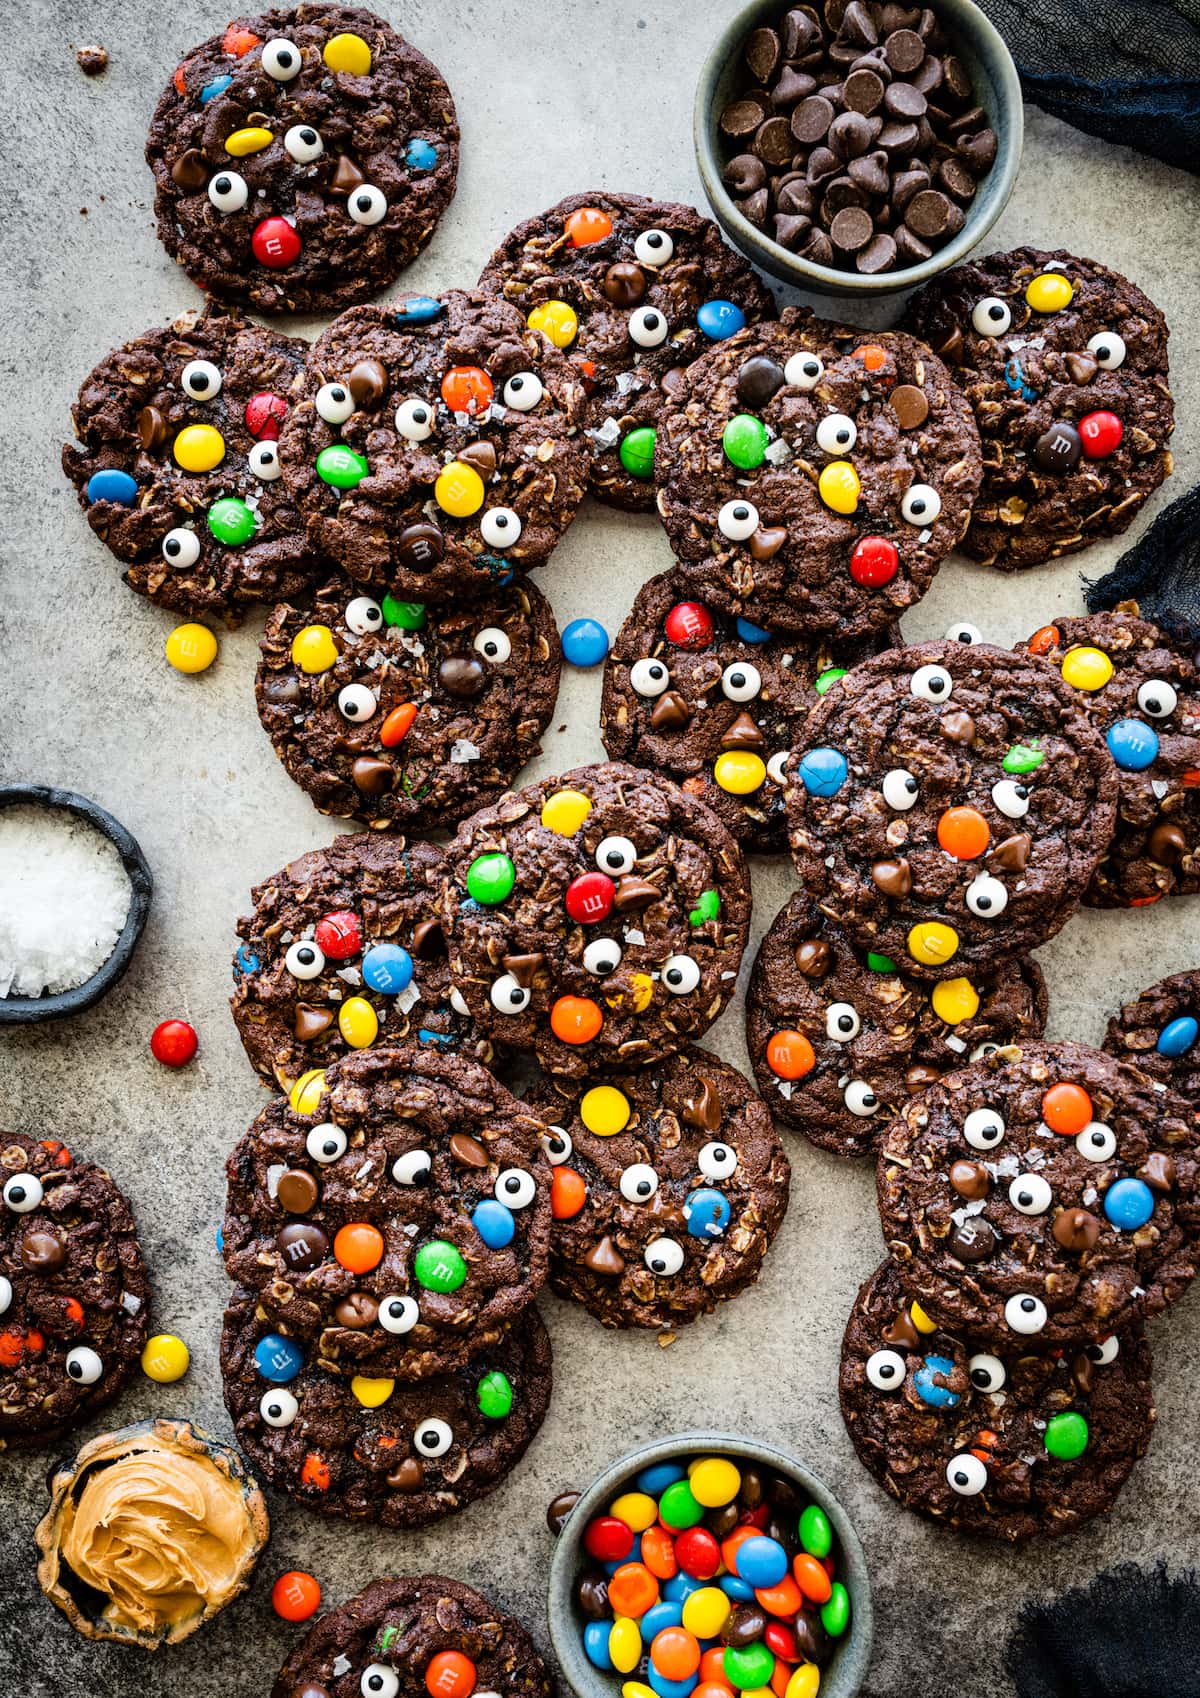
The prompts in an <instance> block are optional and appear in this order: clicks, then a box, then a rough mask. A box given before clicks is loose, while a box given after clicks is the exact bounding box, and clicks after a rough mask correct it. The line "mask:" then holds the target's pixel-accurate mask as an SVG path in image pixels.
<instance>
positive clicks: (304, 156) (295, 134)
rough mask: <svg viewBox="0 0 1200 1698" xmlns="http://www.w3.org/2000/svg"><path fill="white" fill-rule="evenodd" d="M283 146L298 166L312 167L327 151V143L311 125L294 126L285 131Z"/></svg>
mask: <svg viewBox="0 0 1200 1698" xmlns="http://www.w3.org/2000/svg"><path fill="white" fill-rule="evenodd" d="M283 145H284V147H285V148H286V149H287V152H288V155H289V157H290V158H292V159H294V160H295V161H296V164H297V165H311V164H312V162H313V160H314V159H320V157H321V155H322V154H323V153H324V151H325V143H324V142H323V141H322V140H321V138H320V136H319V135H318V133H317V131H316V130H314V129H313V127H312V125H311V124H293V125H292V127H291V129H290V130H285V131H284V136H283Z"/></svg>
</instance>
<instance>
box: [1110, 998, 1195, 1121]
mask: <svg viewBox="0 0 1200 1698" xmlns="http://www.w3.org/2000/svg"><path fill="white" fill-rule="evenodd" d="M1198 1038H1200V972H1197V971H1195V970H1193V971H1192V972H1190V973H1174V974H1172V976H1171V977H1170V978H1169V979H1160V980H1159V981H1158V983H1157V984H1156V985H1151V986H1150V988H1149V990H1144V991H1143V992H1142V994H1141V996H1139V997H1138V999H1137V1001H1136V1002H1127V1003H1126V1004H1125V1006H1124V1008H1122V1010H1121V1012H1120V1013H1119V1014H1115V1015H1114V1016H1113V1018H1112V1019H1111V1020H1110V1021H1109V1022H1108V1032H1107V1033H1106V1035H1105V1039H1104V1048H1105V1049H1106V1050H1107V1051H1108V1053H1109V1055H1115V1056H1119V1057H1121V1058H1122V1060H1125V1061H1132V1062H1134V1063H1135V1065H1136V1066H1138V1067H1140V1068H1141V1070H1142V1072H1143V1073H1148V1074H1149V1075H1150V1077H1151V1078H1152V1079H1157V1080H1158V1081H1159V1082H1160V1083H1161V1084H1164V1085H1169V1086H1170V1088H1171V1089H1172V1090H1173V1091H1177V1092H1178V1093H1179V1095H1180V1096H1181V1097H1183V1099H1184V1101H1185V1102H1189V1103H1200V1043H1198V1042H1197V1039H1198Z"/></svg>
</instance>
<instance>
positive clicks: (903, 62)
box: [883, 29, 925, 77]
mask: <svg viewBox="0 0 1200 1698" xmlns="http://www.w3.org/2000/svg"><path fill="white" fill-rule="evenodd" d="M883 50H884V52H885V53H886V54H887V62H888V64H889V65H890V66H891V67H892V69H893V71H898V72H899V73H900V75H901V76H902V77H903V76H907V75H908V73H909V72H910V71H915V70H916V68H917V66H918V65H919V64H920V63H921V60H922V59H923V58H924V57H925V43H924V42H923V41H922V40H921V37H920V36H919V35H917V34H916V33H915V32H914V31H913V30H910V29H898V30H894V31H893V32H892V34H891V35H889V36H888V38H887V40H886V41H885V42H884V44H883Z"/></svg>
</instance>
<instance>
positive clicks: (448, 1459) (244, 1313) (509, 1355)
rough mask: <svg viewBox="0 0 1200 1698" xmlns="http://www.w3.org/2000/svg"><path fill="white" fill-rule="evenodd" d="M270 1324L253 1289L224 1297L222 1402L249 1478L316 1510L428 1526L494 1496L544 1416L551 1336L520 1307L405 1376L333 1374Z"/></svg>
mask: <svg viewBox="0 0 1200 1698" xmlns="http://www.w3.org/2000/svg"><path fill="white" fill-rule="evenodd" d="M273 1324H274V1323H273V1322H272V1320H271V1318H270V1316H269V1315H267V1313H266V1312H265V1310H263V1309H262V1308H260V1307H259V1306H258V1304H257V1303H256V1301H255V1297H254V1294H253V1292H248V1291H243V1290H238V1291H237V1292H235V1294H234V1298H233V1302H232V1303H231V1304H230V1306H229V1308H228V1309H227V1310H226V1311H225V1330H224V1332H223V1333H222V1336H221V1377H222V1379H223V1381H224V1384H225V1407H226V1408H227V1409H228V1410H229V1413H230V1415H231V1416H232V1418H233V1430H234V1435H235V1437H236V1438H237V1441H238V1443H239V1444H240V1445H241V1447H242V1448H243V1450H244V1451H245V1452H246V1455H247V1456H248V1457H249V1458H250V1460H251V1462H252V1464H253V1466H254V1467H255V1469H256V1470H257V1471H258V1473H259V1474H260V1475H261V1476H262V1478H263V1479H264V1480H265V1481H266V1482H267V1483H268V1484H269V1485H272V1486H275V1487H276V1488H277V1489H278V1490H279V1491H281V1492H286V1493H287V1494H288V1496H289V1497H291V1498H295V1499H296V1501H297V1502H298V1503H302V1504H306V1505H308V1507H309V1508H311V1509H319V1510H320V1511H321V1513H322V1514H324V1515H342V1516H345V1517H346V1518H347V1519H349V1520H353V1521H378V1522H380V1523H381V1524H382V1525H383V1526H384V1527H396V1528H405V1529H407V1528H412V1527H424V1526H425V1525H426V1523H427V1522H430V1521H440V1520H441V1519H442V1518H443V1517H444V1516H447V1515H453V1514H455V1512H456V1511H457V1510H460V1509H465V1508H466V1506H467V1505H468V1504H469V1503H474V1502H475V1500H476V1498H482V1497H486V1496H487V1494H488V1493H489V1492H492V1491H495V1489H496V1487H497V1486H498V1485H500V1483H501V1482H502V1481H503V1480H505V1479H507V1477H508V1475H509V1473H510V1472H511V1471H512V1469H513V1468H514V1467H515V1465H516V1464H517V1463H518V1462H519V1461H520V1460H521V1458H522V1456H524V1454H525V1452H526V1450H527V1449H528V1448H529V1445H530V1444H531V1443H532V1441H533V1439H534V1437H535V1436H536V1434H537V1432H538V1429H539V1428H540V1426H541V1424H542V1422H543V1420H544V1419H545V1415H546V1409H547V1407H548V1405H549V1402H550V1385H551V1366H550V1339H549V1335H548V1334H547V1332H546V1329H545V1327H544V1326H543V1325H542V1320H541V1316H540V1315H539V1314H538V1312H537V1310H536V1309H535V1308H533V1307H532V1306H531V1307H530V1308H528V1309H526V1310H525V1312H524V1313H523V1314H522V1315H520V1316H518V1318H517V1320H516V1322H515V1323H514V1325H513V1326H512V1328H511V1329H510V1331H508V1332H507V1333H506V1334H505V1335H504V1337H503V1338H500V1339H498V1340H496V1341H495V1342H494V1343H492V1344H489V1345H488V1346H487V1347H486V1348H485V1349H483V1350H482V1351H479V1352H477V1353H476V1354H475V1355H474V1356H473V1357H472V1358H471V1360H470V1361H467V1362H464V1363H463V1364H462V1365H461V1366H460V1367H458V1368H456V1369H454V1370H452V1371H450V1372H447V1373H444V1374H438V1375H437V1376H436V1377H434V1378H432V1379H423V1380H417V1381H411V1380H403V1379H392V1378H391V1377H378V1376H377V1377H368V1376H367V1375H366V1374H363V1375H361V1376H359V1375H356V1376H355V1377H354V1378H353V1379H343V1378H341V1377H340V1376H339V1375H337V1374H331V1373H329V1372H328V1370H327V1369H325V1368H323V1367H321V1366H320V1365H319V1364H318V1363H317V1362H316V1361H315V1360H313V1359H312V1357H311V1355H309V1356H308V1357H307V1359H306V1353H305V1352H304V1351H303V1350H300V1349H298V1348H297V1346H296V1344H295V1343H294V1341H293V1340H292V1339H290V1338H284V1337H281V1336H280V1334H278V1333H276V1332H275V1331H273ZM327 1619H328V1618H327Z"/></svg>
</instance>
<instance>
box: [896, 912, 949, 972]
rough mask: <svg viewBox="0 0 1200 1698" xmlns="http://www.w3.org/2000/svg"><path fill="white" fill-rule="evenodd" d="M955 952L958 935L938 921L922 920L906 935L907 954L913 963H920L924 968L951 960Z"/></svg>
mask: <svg viewBox="0 0 1200 1698" xmlns="http://www.w3.org/2000/svg"><path fill="white" fill-rule="evenodd" d="M957 951H958V933H957V932H956V931H955V929H954V927H953V926H944V925H943V924H942V922H941V921H940V920H922V922H921V924H920V925H919V926H914V927H913V928H912V930H911V931H910V932H909V934H908V953H909V954H910V955H911V956H912V958H913V960H914V961H921V962H923V963H924V964H925V966H926V967H937V966H939V965H940V964H941V963H942V962H943V961H951V960H953V958H954V956H955V954H956V953H957Z"/></svg>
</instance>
